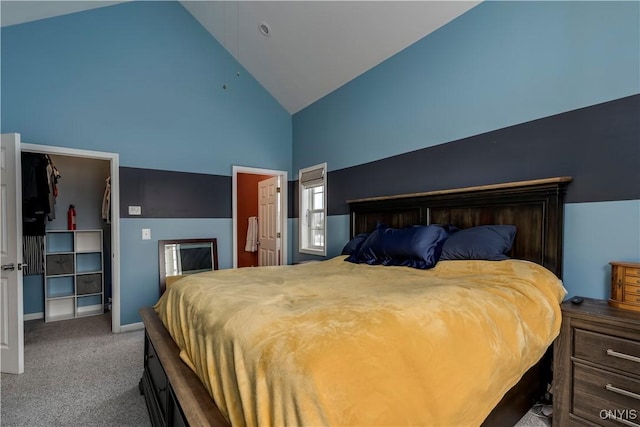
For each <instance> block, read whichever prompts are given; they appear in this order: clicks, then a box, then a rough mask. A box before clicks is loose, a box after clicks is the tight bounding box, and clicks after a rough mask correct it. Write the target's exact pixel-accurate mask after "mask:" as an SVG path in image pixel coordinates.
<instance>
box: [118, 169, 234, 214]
mask: <svg viewBox="0 0 640 427" xmlns="http://www.w3.org/2000/svg"><path fill="white" fill-rule="evenodd" d="M129 206H140V207H141V208H142V209H141V210H142V215H135V216H132V215H129V209H128V207H129ZM120 216H121V217H122V218H231V177H230V176H222V175H208V174H200V173H188V172H173V171H165V170H155V169H140V168H127V167H121V168H120Z"/></svg>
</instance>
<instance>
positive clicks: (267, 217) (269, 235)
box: [258, 176, 281, 266]
mask: <svg viewBox="0 0 640 427" xmlns="http://www.w3.org/2000/svg"><path fill="white" fill-rule="evenodd" d="M280 232H281V230H280V177H279V176H274V177H272V178H269V179H266V180H264V181H260V182H259V183H258V265H259V266H265V265H280V263H281V262H280Z"/></svg>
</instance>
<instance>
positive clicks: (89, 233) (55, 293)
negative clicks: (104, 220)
mask: <svg viewBox="0 0 640 427" xmlns="http://www.w3.org/2000/svg"><path fill="white" fill-rule="evenodd" d="M44 264H45V272H44V299H45V301H44V318H45V322H54V321H58V320H65V319H73V318H75V317H82V316H93V315H98V314H102V313H104V274H103V268H104V260H103V254H102V230H69V231H68V230H51V231H47V235H46V239H45V263H44Z"/></svg>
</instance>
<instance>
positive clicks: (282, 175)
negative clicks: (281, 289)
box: [231, 165, 289, 268]
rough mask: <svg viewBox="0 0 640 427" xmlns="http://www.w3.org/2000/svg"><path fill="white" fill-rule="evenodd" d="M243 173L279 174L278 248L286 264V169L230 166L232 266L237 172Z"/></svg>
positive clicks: (235, 243)
mask: <svg viewBox="0 0 640 427" xmlns="http://www.w3.org/2000/svg"><path fill="white" fill-rule="evenodd" d="M239 173H244V174H249V175H272V176H280V185H281V190H280V213H281V215H280V222H281V223H280V229H281V230H282V231H281V233H282V234H281V239H280V250H281V259H282V264H287V263H288V260H289V252H288V245H287V242H288V237H287V229H288V227H287V220H288V217H289V210H288V206H289V201H288V197H289V195H288V192H287V190H288V184H289V181H288V180H287V171H280V170H274V169H261V168H254V167H248V166H236V165H233V166H232V176H231V181H232V191H231V197H232V202H231V204H232V211H233V213H232V219H233V230H232V236H231V237H232V239H231V240H232V241H233V252H232V253H233V268H238V174H239Z"/></svg>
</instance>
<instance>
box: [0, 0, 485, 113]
mask: <svg viewBox="0 0 640 427" xmlns="http://www.w3.org/2000/svg"><path fill="white" fill-rule="evenodd" d="M115 3H119V2H116V1H109V2H106V1H6V0H3V1H2V2H1V3H0V7H1V12H2V13H1V18H2V25H3V26H5V25H12V24H17V23H22V22H28V21H33V20H37V19H43V18H48V17H52V16H56V15H63V14H68V13H74V12H78V11H81V10H86V9H93V8H97V7H103V6H110V5H113V4H115ZM180 3H181V4H182V5H183V6H184V7H185V8H186V9H187V10H188V11H189V12H190V13H191V14H192V15H193V16H194V17H195V18H196V19H197V20H198V21H199V22H200V23H201V24H202V25H203V26H204V27H205V28H206V29H207V30H208V31H209V32H210V33H211V34H212V35H213V36H214V37H215V38H216V39H217V40H218V42H220V43H221V44H222V45H223V46H224V47H225V48H226V49H227V50H228V51H229V52H230V53H231V54H232V55H233V56H234V57H235V58H236V60H238V62H240V64H242V66H243V67H244V68H245V69H246V70H248V71H249V72H250V73H251V75H253V77H254V78H255V79H256V80H258V81H259V82H260V84H262V86H264V88H265V89H266V90H267V91H269V93H271V95H272V96H273V97H274V98H276V99H277V100H278V101H279V102H280V104H282V106H283V107H284V108H285V109H286V110H287V111H289V112H290V113H292V114H293V113H296V112H297V111H299V110H301V109H303V108H305V107H306V106H308V105H309V104H311V103H313V102H314V101H316V100H318V99H320V98H322V97H323V96H325V95H327V94H329V93H331V92H332V91H334V90H335V89H337V88H339V87H340V86H342V85H343V84H345V83H347V82H348V81H349V80H352V79H353V78H355V77H357V76H358V75H360V74H362V73H364V72H365V71H367V70H369V69H371V68H373V67H374V66H376V65H377V64H379V63H381V62H382V61H384V60H385V59H387V58H389V57H390V56H392V55H394V54H396V53H398V52H399V51H401V50H402V49H404V48H406V47H407V46H409V45H411V44H412V43H414V42H416V41H417V40H419V39H421V38H423V37H424V36H426V35H427V34H429V33H431V32H432V31H435V30H436V29H438V28H440V27H442V26H443V25H445V24H446V23H448V22H449V21H451V20H453V19H455V18H456V17H458V16H459V15H461V14H463V13H464V12H466V11H468V10H469V9H471V8H472V7H474V6H476V5H477V4H479V3H480V1H181V2H180ZM263 22H266V23H267V24H268V25H269V27H270V29H271V31H270V35H269V36H267V37H265V36H263V35H262V34H261V33H260V31H259V29H258V27H259V25H260V24H261V23H263Z"/></svg>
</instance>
